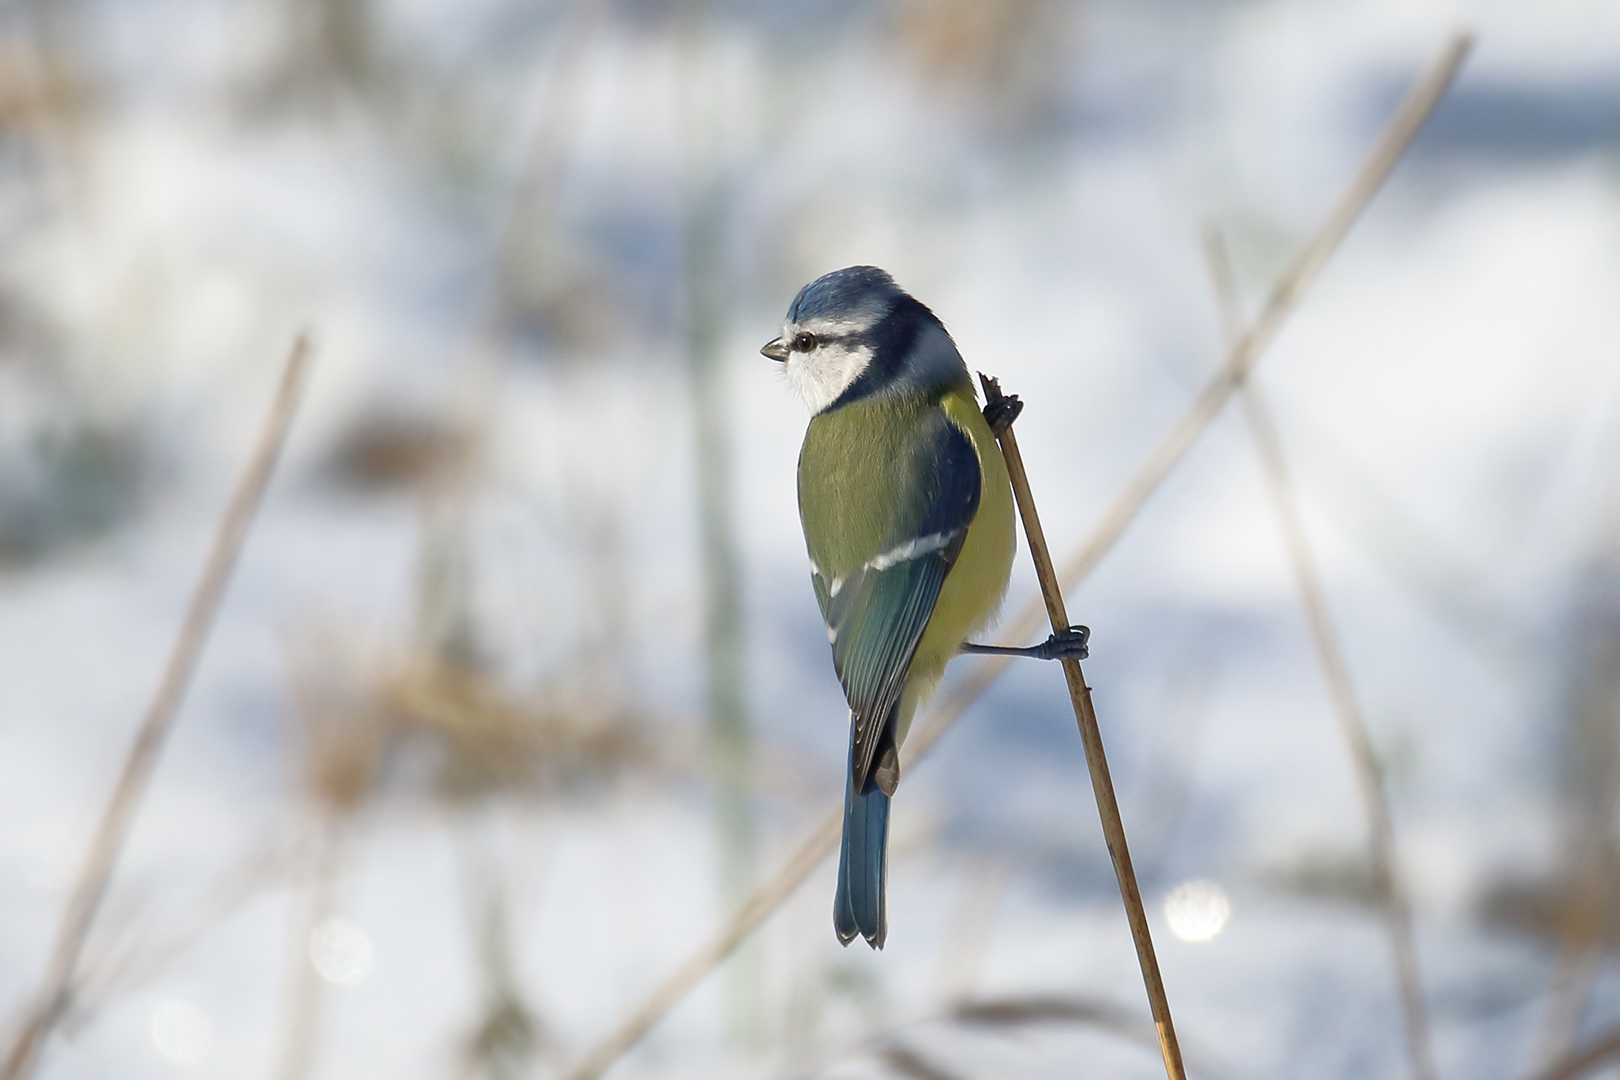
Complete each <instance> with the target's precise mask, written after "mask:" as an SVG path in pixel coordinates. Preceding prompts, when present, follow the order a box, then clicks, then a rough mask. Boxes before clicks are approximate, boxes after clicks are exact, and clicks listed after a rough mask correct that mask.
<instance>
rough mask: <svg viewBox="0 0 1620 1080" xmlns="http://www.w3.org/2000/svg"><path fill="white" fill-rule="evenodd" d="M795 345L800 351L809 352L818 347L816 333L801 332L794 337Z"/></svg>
mask: <svg viewBox="0 0 1620 1080" xmlns="http://www.w3.org/2000/svg"><path fill="white" fill-rule="evenodd" d="M793 347H794V348H795V349H797V350H799V351H800V352H809V351H810V350H811V349H813V348H815V347H816V335H814V334H809V333H799V334H796V335H794V337H793Z"/></svg>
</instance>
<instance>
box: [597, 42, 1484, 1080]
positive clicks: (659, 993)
mask: <svg viewBox="0 0 1620 1080" xmlns="http://www.w3.org/2000/svg"><path fill="white" fill-rule="evenodd" d="M1472 45H1473V35H1472V34H1469V33H1463V32H1459V33H1457V34H1455V35H1454V36H1453V37H1452V38H1451V39H1450V40H1449V41H1448V42H1447V44H1446V46H1445V47H1444V48H1443V49H1442V50H1441V52H1440V53H1439V55H1438V56H1437V57H1436V59H1435V60H1434V61H1433V62H1432V63H1431V64H1430V65H1429V67H1428V68H1427V69H1426V70H1425V71H1424V73H1423V75H1422V76H1420V77H1419V79H1418V80H1417V82H1416V83H1415V84H1414V85H1413V87H1412V89H1411V90H1409V91H1408V92H1407V94H1406V97H1405V98H1403V99H1402V100H1401V103H1400V105H1399V106H1398V107H1397V109H1396V111H1395V115H1394V116H1393V117H1392V118H1391V120H1390V122H1389V124H1388V125H1387V126H1386V127H1385V129H1384V132H1383V134H1382V135H1381V136H1380V138H1379V140H1378V142H1377V144H1376V145H1375V146H1374V148H1373V151H1372V153H1371V154H1370V155H1369V156H1368V158H1367V161H1366V162H1365V163H1364V164H1363V165H1362V167H1361V169H1360V170H1359V171H1358V172H1357V173H1356V175H1355V177H1354V179H1353V180H1352V181H1351V183H1350V185H1349V186H1348V187H1347V188H1346V190H1345V192H1344V194H1343V195H1342V196H1341V197H1340V199H1339V201H1338V202H1337V203H1336V204H1335V205H1334V207H1333V209H1332V210H1331V211H1330V212H1329V214H1328V215H1327V217H1326V218H1325V219H1324V220H1323V221H1322V223H1321V225H1319V226H1318V228H1317V229H1316V231H1315V232H1314V233H1313V234H1312V235H1311V238H1310V239H1309V240H1308V241H1307V242H1306V244H1305V246H1304V248H1302V249H1301V251H1300V254H1299V255H1298V256H1297V257H1296V258H1295V260H1294V262H1293V263H1292V264H1291V265H1290V267H1289V270H1288V271H1287V272H1286V273H1285V274H1284V277H1283V278H1282V279H1281V280H1279V282H1278V284H1277V286H1276V288H1274V289H1273V290H1272V295H1271V299H1270V300H1269V301H1268V303H1267V306H1266V308H1265V311H1264V312H1263V313H1262V318H1261V319H1260V320H1257V321H1256V323H1255V325H1254V327H1252V328H1251V329H1250V331H1249V333H1248V334H1246V335H1245V336H1244V337H1243V339H1242V340H1241V341H1239V342H1238V343H1237V345H1235V346H1234V347H1233V348H1232V349H1230V350H1228V353H1227V359H1226V366H1225V368H1224V369H1223V370H1222V371H1221V373H1220V374H1218V375H1217V376H1215V378H1213V379H1212V380H1211V381H1210V383H1209V384H1208V385H1207V386H1205V387H1204V389H1203V390H1202V391H1201V392H1200V393H1199V395H1198V397H1197V398H1195V399H1194V400H1193V402H1192V404H1191V405H1189V406H1188V408H1187V411H1186V412H1185V413H1183V414H1182V416H1181V417H1180V419H1178V420H1177V421H1176V423H1175V425H1174V426H1173V427H1172V428H1171V429H1170V431H1169V432H1168V433H1166V435H1165V437H1164V439H1163V440H1161V441H1160V443H1159V445H1158V446H1157V447H1155V448H1154V450H1153V451H1152V452H1151V453H1150V454H1149V455H1148V456H1147V458H1146V459H1144V461H1143V463H1142V465H1141V466H1140V467H1139V468H1138V469H1137V471H1136V473H1135V474H1134V475H1133V476H1132V478H1131V480H1130V481H1129V482H1128V483H1127V484H1126V487H1125V489H1124V490H1123V491H1122V492H1121V493H1120V494H1119V496H1118V497H1116V498H1115V500H1114V502H1113V503H1112V504H1111V505H1110V507H1109V509H1108V511H1107V512H1106V513H1105V514H1104V515H1103V518H1102V519H1101V521H1099V522H1098V524H1097V526H1096V527H1095V528H1094V529H1093V530H1092V532H1091V533H1090V534H1089V535H1088V536H1087V538H1086V539H1085V540H1084V541H1083V542H1082V543H1081V544H1080V545H1079V546H1078V547H1077V548H1076V549H1075V550H1074V552H1073V553H1072V554H1071V555H1070V556H1069V558H1068V559H1067V560H1066V561H1065V562H1064V564H1063V566H1062V568H1061V572H1060V575H1059V576H1060V578H1061V581H1062V585H1063V587H1064V588H1066V589H1072V588H1074V587H1075V586H1076V585H1077V584H1078V583H1079V582H1080V581H1083V580H1084V579H1085V578H1086V577H1087V576H1088V575H1089V574H1090V573H1091V571H1092V570H1094V569H1095V568H1096V566H1097V564H1098V563H1099V562H1101V561H1102V558H1103V556H1104V555H1105V554H1107V552H1108V551H1109V549H1110V548H1112V547H1113V545H1114V543H1115V542H1117V541H1118V540H1119V538H1120V536H1121V535H1123V533H1124V531H1125V528H1126V526H1127V525H1129V524H1130V522H1131V521H1132V520H1133V519H1134V518H1135V516H1136V514H1137V513H1138V512H1139V511H1140V510H1141V509H1142V506H1143V504H1144V503H1146V502H1147V500H1148V497H1149V496H1151V495H1152V494H1153V492H1154V491H1155V490H1156V489H1157V488H1158V485H1159V484H1160V483H1162V482H1163V480H1164V478H1165V477H1166V476H1167V475H1169V473H1170V470H1171V469H1172V468H1174V467H1175V465H1176V464H1177V463H1178V462H1179V461H1180V460H1181V459H1182V458H1183V457H1185V456H1186V453H1187V451H1188V450H1189V449H1191V448H1192V445H1193V444H1194V443H1195V442H1196V441H1197V440H1198V437H1199V436H1200V435H1202V434H1203V432H1204V431H1205V429H1207V428H1208V427H1209V425H1210V423H1211V422H1212V421H1213V420H1214V419H1215V417H1216V416H1217V415H1218V414H1219V413H1220V411H1221V408H1222V406H1224V405H1225V404H1226V401H1227V399H1228V398H1230V397H1231V395H1232V393H1233V392H1234V391H1235V390H1236V389H1237V387H1238V386H1239V385H1241V383H1242V381H1243V379H1244V378H1245V377H1247V375H1248V372H1249V370H1250V369H1251V368H1252V367H1253V366H1254V364H1255V363H1256V362H1257V361H1258V360H1259V358H1260V355H1261V354H1262V353H1263V351H1264V349H1265V347H1266V346H1267V345H1269V344H1270V342H1271V340H1272V338H1273V337H1274V336H1275V334H1276V332H1277V330H1278V328H1279V327H1280V326H1281V324H1282V322H1283V321H1284V320H1285V319H1286V318H1287V316H1288V315H1289V314H1291V313H1292V312H1293V310H1294V309H1295V308H1296V307H1297V306H1298V304H1299V302H1300V300H1301V299H1302V298H1303V296H1304V294H1305V291H1306V290H1307V288H1308V287H1309V286H1310V284H1311V283H1312V282H1313V281H1314V280H1315V279H1316V276H1317V275H1318V273H1319V272H1320V271H1321V269H1322V266H1323V265H1324V264H1325V263H1326V261H1327V259H1328V258H1329V256H1331V255H1332V254H1333V252H1334V251H1335V250H1336V249H1337V248H1338V244H1339V241H1340V240H1341V239H1343V236H1344V234H1345V232H1346V231H1348V229H1349V227H1350V225H1351V224H1353V223H1354V221H1355V219H1356V218H1357V217H1358V216H1359V215H1360V214H1361V212H1362V211H1363V210H1364V209H1366V206H1367V203H1368V202H1369V201H1370V200H1371V199H1372V196H1373V195H1374V194H1375V193H1376V192H1377V190H1378V188H1379V187H1380V186H1381V185H1382V183H1383V181H1384V179H1385V177H1387V176H1388V174H1389V172H1390V170H1391V169H1393V168H1394V165H1395V162H1396V161H1398V160H1399V158H1400V156H1401V154H1402V153H1403V152H1404V151H1405V150H1406V148H1407V146H1409V145H1410V144H1411V142H1412V139H1413V138H1414V137H1415V136H1416V135H1417V133H1418V130H1419V129H1420V128H1421V127H1422V126H1423V123H1424V121H1425V120H1427V119H1428V118H1429V116H1430V115H1431V114H1432V113H1433V111H1434V108H1435V106H1436V105H1438V104H1439V103H1440V100H1441V98H1443V97H1444V96H1445V92H1446V90H1447V88H1448V87H1450V85H1451V83H1452V81H1453V80H1454V79H1455V78H1456V76H1457V72H1458V71H1459V70H1460V69H1461V67H1462V63H1463V60H1464V59H1465V58H1466V57H1467V55H1468V51H1469V49H1470V48H1471V47H1472ZM1262 331H1263V332H1262ZM1042 614H1043V606H1042V602H1041V601H1040V599H1038V598H1036V599H1033V600H1031V601H1030V602H1029V603H1027V604H1025V605H1024V607H1023V608H1022V609H1020V610H1019V612H1018V613H1017V614H1016V615H1015V616H1013V618H1012V619H1010V620H1008V622H1007V623H1006V624H1004V625H1005V626H1006V628H1007V629H1006V631H1005V632H1006V636H1008V637H1010V638H1013V639H1017V640H1021V639H1026V638H1029V637H1031V636H1033V635H1034V634H1035V632H1036V630H1037V629H1038V628H1039V626H1040V622H1041V615H1042ZM1011 663H1012V659H1011V658H1010V657H1005V656H980V657H976V658H975V659H974V662H973V663H971V664H969V665H968V667H967V670H966V671H965V672H964V674H963V675H962V676H961V677H960V678H959V679H958V680H956V681H955V682H954V683H953V684H952V685H951V687H950V688H949V689H948V690H946V691H945V692H944V694H943V696H942V697H940V698H938V699H936V700H937V704H936V705H934V706H933V707H932V708H931V709H930V710H929V713H928V716H927V718H926V719H925V720H924V722H923V723H921V724H918V725H917V727H916V728H915V729H914V730H913V731H912V733H911V735H910V736H909V737H908V738H907V739H906V742H905V745H904V746H903V747H902V748H901V751H900V758H901V771H902V772H904V771H905V770H906V769H907V768H909V767H910V766H911V764H912V763H914V762H916V761H917V760H919V759H920V758H922V757H923V755H925V754H926V753H927V752H928V751H929V750H930V749H932V748H933V745H934V744H935V743H936V742H938V741H939V738H940V736H942V735H944V734H945V732H946V731H948V730H949V729H950V727H951V725H953V724H954V723H956V721H957V720H958V719H960V718H961V716H962V714H963V713H965V712H967V710H968V709H969V708H970V707H972V705H973V704H974V703H975V702H977V701H978V700H979V698H981V697H982V696H984V694H985V692H986V691H987V690H989V689H990V687H991V686H992V685H994V684H995V682H996V680H997V679H999V678H1000V677H1001V676H1002V674H1003V673H1004V672H1005V671H1006V670H1007V668H1008V666H1009V665H1010V664H1011ZM842 820H843V810H842V807H841V806H839V807H835V808H834V809H833V810H832V811H831V812H830V813H829V814H827V815H826V816H825V817H824V818H823V819H822V821H821V823H820V824H819V825H818V826H817V827H816V829H815V831H814V832H812V833H810V834H809V835H808V836H806V837H805V839H804V840H803V841H802V842H800V844H799V846H798V847H797V848H795V849H794V851H793V853H792V854H791V855H790V856H789V857H788V859H787V860H786V861H785V862H784V863H783V865H782V867H781V868H780V869H779V870H778V871H777V872H776V874H775V875H773V876H772V877H770V878H768V879H766V880H765V881H763V882H761V883H760V884H759V885H758V886H757V887H756V888H755V889H754V890H753V892H751V893H750V894H749V896H748V898H747V899H745V900H744V901H743V902H742V903H741V904H739V905H738V906H737V909H736V910H735V911H733V912H732V913H731V914H730V915H728V916H727V917H726V919H725V921H724V924H723V926H722V928H721V929H720V930H719V931H717V932H716V933H715V934H714V935H712V936H711V937H710V938H709V940H707V941H705V942H704V943H703V944H702V945H700V946H699V947H698V948H697V949H696V950H695V951H694V952H693V954H692V956H691V957H689V958H688V959H687V960H686V961H685V962H684V963H682V964H681V965H680V967H678V968H676V969H675V970H674V971H673V972H671V973H670V974H669V975H668V976H666V977H665V979H664V980H663V981H662V982H660V983H659V984H658V985H657V986H655V987H654V988H653V990H652V991H650V992H649V993H648V995H647V996H646V997H645V998H644V999H642V1001H641V1002H639V1003H638V1004H637V1005H636V1007H635V1008H634V1009H632V1010H631V1011H630V1012H629V1013H628V1014H627V1015H626V1016H625V1017H624V1018H623V1019H621V1020H620V1022H619V1023H618V1024H617V1025H615V1026H614V1027H613V1028H612V1029H611V1030H610V1031H609V1032H608V1033H607V1034H606V1035H604V1036H603V1037H602V1038H601V1040H600V1041H598V1042H597V1043H596V1044H595V1045H594V1046H593V1047H592V1048H591V1049H590V1050H588V1051H587V1052H586V1054H585V1055H584V1057H583V1058H581V1060H580V1063H579V1064H578V1065H576V1066H575V1067H574V1070H573V1071H572V1072H570V1073H569V1074H568V1077H569V1080H594V1078H595V1077H598V1076H600V1075H602V1073H603V1072H605V1071H606V1070H607V1069H608V1067H609V1066H611V1065H612V1064H613V1062H615V1061H616V1060H618V1058H619V1057H620V1056H621V1055H622V1054H623V1053H624V1052H625V1051H627V1050H629V1049H630V1047H632V1046H634V1045H635V1044H636V1042H637V1041H638V1040H639V1039H640V1038H641V1037H642V1036H643V1035H645V1034H646V1033H647V1032H648V1031H649V1030H650V1029H651V1028H652V1026H653V1025H654V1024H655V1023H657V1022H658V1020H659V1019H660V1018H662V1016H663V1015H664V1013H666V1012H668V1011H669V1010H670V1009H671V1008H673V1007H674V1005H675V1004H676V1003H677V1002H678V1001H680V1000H681V998H682V997H684V996H685V995H686V993H687V992H688V991H689V990H691V989H692V987H694V986H696V985H697V984H698V983H699V982H701V981H702V979H703V977H704V976H705V975H707V974H708V973H709V971H710V970H712V969H713V968H714V966H715V965H716V964H718V963H720V961H722V960H724V959H725V958H726V957H727V956H728V955H730V953H731V951H732V950H733V949H735V948H736V947H737V946H738V945H739V944H741V943H742V942H743V941H745V940H746V939H747V938H748V936H749V935H750V934H752V933H753V932H754V931H755V930H756V929H758V928H759V927H760V926H761V925H762V924H763V923H764V922H765V920H766V919H767V918H768V917H769V916H770V915H771V913H772V912H773V911H775V909H776V908H777V906H778V905H780V904H781V903H782V901H784V900H786V899H787V898H788V897H789V896H791V895H793V893H794V892H795V891H796V890H797V889H798V887H799V886H800V885H802V884H803V883H804V882H805V880H806V879H808V878H809V876H810V873H811V872H812V871H813V870H814V869H815V868H816V866H817V865H818V864H819V863H820V862H821V860H822V859H824V858H826V857H827V856H828V855H830V854H832V852H833V850H834V849H836V848H837V846H838V837H839V830H840V827H841V824H842Z"/></svg>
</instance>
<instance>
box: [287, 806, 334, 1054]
mask: <svg viewBox="0 0 1620 1080" xmlns="http://www.w3.org/2000/svg"><path fill="white" fill-rule="evenodd" d="M342 816H343V815H341V814H340V813H339V812H336V811H330V810H327V811H323V812H322V813H321V814H320V818H319V820H318V822H317V824H316V828H315V838H314V840H315V851H314V857H313V858H312V859H311V860H310V866H309V875H310V876H309V883H308V886H307V888H306V890H305V894H304V897H303V903H302V904H300V905H299V907H298V911H297V914H296V915H295V917H294V919H293V924H292V929H291V933H290V935H289V937H288V943H287V979H288V984H289V985H288V990H289V998H288V1008H287V1019H286V1027H285V1028H284V1030H283V1035H282V1044H281V1064H280V1067H279V1068H278V1069H277V1070H276V1076H277V1077H278V1078H279V1080H304V1078H305V1077H307V1076H309V1075H310V1073H311V1072H312V1071H313V1069H314V1066H315V1061H316V1054H317V1053H318V1050H319V1045H320V1020H321V999H322V997H323V991H324V989H325V987H324V986H323V985H322V979H321V976H320V973H319V972H318V971H316V970H315V964H314V963H313V958H312V957H311V955H310V946H311V944H312V943H313V942H314V940H315V933H316V930H317V929H318V928H319V927H320V925H321V924H322V923H323V922H325V921H326V920H327V919H329V918H331V917H332V913H333V912H334V911H335V910H336V905H337V891H338V877H339V871H340V868H341V867H342V864H343V859H342V856H341V853H342V851H343V848H344V846H345V845H344V843H343V841H344V834H345V833H346V831H347V829H346V823H345V822H344V821H342V820H340V818H341V817H342Z"/></svg>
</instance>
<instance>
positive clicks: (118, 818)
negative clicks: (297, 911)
mask: <svg viewBox="0 0 1620 1080" xmlns="http://www.w3.org/2000/svg"><path fill="white" fill-rule="evenodd" d="M309 357H310V344H309V338H308V335H306V334H300V335H299V337H298V340H297V341H296V342H294V344H293V347H292V352H291V353H290V354H289V355H288V357H287V363H286V367H285V368H284V370H283V372H282V376H281V384H280V386H279V387H278V388H277V390H276V396H275V400H274V401H273V402H272V404H271V406H270V413H269V415H268V416H267V417H266V419H265V423H264V427H263V429H262V430H261V432H260V434H259V440H258V442H257V444H256V445H255V447H254V450H253V456H252V457H251V458H249V459H248V463H247V467H246V468H245V469H244V470H243V472H242V476H241V478H240V479H239V480H238V482H237V485H236V490H235V492H234V493H233V494H232V496H231V501H230V504H229V505H228V506H227V507H226V509H225V516H224V518H223V519H222V520H221V522H220V526H219V531H218V533H216V534H215V537H214V544H213V547H212V548H211V549H210V551H209V553H208V559H207V562H205V563H204V564H203V571H202V576H201V578H199V579H198V582H197V587H196V590H195V591H194V592H193V593H192V597H191V604H190V606H189V607H188V608H187V609H186V615H185V620H184V621H183V622H182V623H181V625H180V634H179V636H178V637H177V638H176V639H175V643H174V648H173V649H172V651H171V652H170V653H169V660H168V664H167V665H166V666H165V668H164V670H163V676H162V679H161V681H160V682H159V683H158V687H157V692H156V693H155V694H154V695H153V697H152V701H151V703H150V705H149V706H148V707H147V710H146V716H145V718H144V719H143V720H142V721H141V726H140V730H139V731H138V732H137V733H136V736H135V742H134V745H132V746H131V747H130V750H129V754H128V756H127V757H126V758H125V760H124V767H123V770H122V772H120V774H119V776H118V781H117V784H116V785H115V786H114V788H113V792H112V798H111V799H110V800H109V801H108V803H107V806H106V809H105V810H104V811H103V812H102V815H101V823H100V825H99V826H98V827H97V829H96V834H95V837H94V839H93V840H92V842H91V845H90V850H89V852H88V853H87V854H86V856H85V861H84V865H83V867H82V868H81V869H80V871H79V877H78V881H77V883H76V884H75V885H74V888H73V892H72V893H71V894H70V896H69V897H68V901H67V906H66V907H65V908H64V910H63V914H62V922H61V925H60V927H59V928H58V930H57V935H56V943H55V945H54V946H53V948H52V950H51V958H50V963H49V965H48V966H47V967H46V969H45V974H44V977H43V978H42V979H41V981H40V984H39V988H38V990H37V991H36V993H35V996H34V1000H33V1002H32V1004H31V1005H30V1006H29V1008H28V1012H27V1013H26V1014H25V1015H24V1017H23V1019H22V1023H21V1027H20V1028H19V1030H18V1033H17V1036H16V1039H15V1041H14V1042H13V1044H12V1046H11V1049H10V1050H9V1051H8V1053H7V1055H6V1060H5V1065H4V1069H3V1071H0V1077H3V1078H4V1080H21V1078H22V1077H26V1076H29V1075H31V1074H32V1072H33V1070H34V1068H35V1067H36V1065H37V1063H38V1060H39V1054H40V1050H41V1048H42V1046H43V1044H44V1042H45V1039H46V1037H47V1036H49V1034H50V1032H51V1029H52V1028H54V1027H55V1026H56V1024H57V1023H58V1022H59V1021H60V1020H61V1019H62V1017H63V1016H64V1014H66V1012H67V1011H68V1009H69V1007H70V1006H71V1005H72V997H73V995H72V987H73V982H74V979H75V977H76V975H77V971H78V966H79V958H80V955H81V954H82V953H83V951H84V944H85V940H86V939H87V938H88V937H89V935H90V930H91V928H92V926H94V924H95V920H96V914H97V912H98V911H99V909H100V907H101V902H102V900H103V898H104V897H105V895H106V892H107V885H108V882H109V881H110V880H111V878H112V873H113V869H114V866H115V864H116V863H117V861H118V854H119V852H120V851H121V850H122V848H123V846H124V841H125V839H126V838H127V837H128V835H129V831H130V828H131V826H132V825H133V824H134V821H135V814H136V812H137V810H138V809H139V807H140V802H141V798H142V796H143V795H144V794H145V792H146V789H147V785H148V783H149V781H150V780H151V777H152V771H153V769H154V768H156V766H157V760H158V755H159V754H160V753H161V752H162V750H163V744H164V742H165V740H166V739H167V737H168V734H169V732H170V730H171V729H172V728H173V727H174V720H175V716H176V715H177V714H178V712H179V709H180V703H181V701H182V699H183V698H184V697H185V691H186V687H187V685H188V684H189V683H190V681H191V675H192V673H193V672H194V671H195V670H196V667H197V660H198V658H199V657H200V656H201V655H202V649H203V645H204V644H206V643H207V640H208V633H209V630H210V629H211V628H212V627H213V625H214V616H215V615H216V614H217V613H218V611H219V604H220V600H221V598H222V597H223V596H224V594H225V586H226V585H227V584H228V583H229V582H230V577H231V570H232V569H233V568H234V567H235V565H236V561H237V556H238V555H239V554H240V552H241V550H242V545H243V542H244V541H245V540H246V539H247V534H248V529H249V527H250V526H251V525H252V523H253V517H254V511H255V510H256V509H257V508H258V506H259V503H260V501H261V500H262V499H263V497H264V491H265V488H266V486H267V485H268V484H269V482H270V477H271V475H272V473H274V471H275V467H276V462H277V460H278V459H279V458H280V456H281V449H282V446H283V445H284V444H285V443H286V441H287V432H288V430H289V428H290V427H291V425H292V419H293V415H294V413H295V412H296V411H297V407H298V401H299V397H300V396H301V392H302V390H303V387H304V382H305V377H306V375H307V373H308V369H309Z"/></svg>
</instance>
